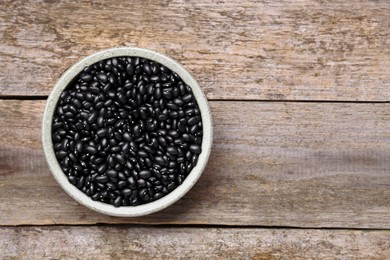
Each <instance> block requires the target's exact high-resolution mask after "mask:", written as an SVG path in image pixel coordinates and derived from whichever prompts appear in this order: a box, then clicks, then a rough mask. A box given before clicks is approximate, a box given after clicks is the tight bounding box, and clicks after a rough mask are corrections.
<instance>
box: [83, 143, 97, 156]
mask: <svg viewBox="0 0 390 260" xmlns="http://www.w3.org/2000/svg"><path fill="white" fill-rule="evenodd" d="M85 151H86V152H88V153H89V154H96V153H97V149H96V147H94V146H92V145H87V146H86V147H85Z"/></svg>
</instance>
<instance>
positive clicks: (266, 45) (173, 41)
mask: <svg viewBox="0 0 390 260" xmlns="http://www.w3.org/2000/svg"><path fill="white" fill-rule="evenodd" d="M389 34H390V1H388V0H379V1H361V0H351V1H315V0H300V1H282V0H281V1H269V0H263V1H257V0H248V1H247V0H245V1H239V2H236V1H217V2H215V1H207V0H201V1H199V0H193V1H176V0H174V1H168V0H166V1H144V0H137V1H119V0H112V1H101V2H99V3H95V2H94V3H91V1H71V0H60V1H32V0H29V1H21V0H18V1H14V0H12V1H11V0H6V1H2V3H1V7H0V39H1V40H0V64H1V66H0V95H2V96H7V95H47V94H48V93H49V92H50V90H51V89H52V87H53V85H54V83H55V81H56V80H57V79H58V77H59V76H60V75H61V73H62V72H63V71H64V70H65V69H66V68H67V67H69V66H70V65H71V64H73V63H74V62H75V61H77V60H79V59H81V58H82V57H84V56H86V55H88V54H91V53H93V52H95V51H97V50H100V49H102V48H107V47H114V46H123V45H127V46H139V47H145V48H150V49H153V50H157V51H160V52H162V53H165V54H168V55H170V56H172V57H173V58H175V59H177V60H179V61H180V62H182V63H183V64H184V65H185V67H186V68H188V69H189V71H191V72H192V73H193V74H194V75H195V77H196V78H197V79H198V80H199V82H200V84H201V86H202V87H203V89H204V90H205V92H206V94H207V96H208V98H211V99H246V100H247V99H256V100H257V99H262V100H269V99H271V100H362V101H383V100H387V101H388V100H390V42H389Z"/></svg>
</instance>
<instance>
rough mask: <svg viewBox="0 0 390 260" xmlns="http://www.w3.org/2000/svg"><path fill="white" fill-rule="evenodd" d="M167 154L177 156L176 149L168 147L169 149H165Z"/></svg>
mask: <svg viewBox="0 0 390 260" xmlns="http://www.w3.org/2000/svg"><path fill="white" fill-rule="evenodd" d="M167 152H168V153H170V154H172V155H176V154H178V151H177V148H176V147H174V146H169V147H167Z"/></svg>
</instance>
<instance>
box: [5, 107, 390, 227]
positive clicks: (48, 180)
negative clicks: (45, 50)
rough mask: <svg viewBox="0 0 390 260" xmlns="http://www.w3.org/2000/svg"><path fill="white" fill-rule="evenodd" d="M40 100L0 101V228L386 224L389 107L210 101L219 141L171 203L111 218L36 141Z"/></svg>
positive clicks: (389, 218) (389, 216) (389, 209)
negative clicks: (59, 175)
mask: <svg viewBox="0 0 390 260" xmlns="http://www.w3.org/2000/svg"><path fill="white" fill-rule="evenodd" d="M43 108H44V101H17V100H2V101H0V125H1V128H0V139H1V144H0V201H1V203H0V212H1V214H0V224H1V225H20V224H27V225H28V224H92V223H160V224H163V223H165V224H167V223H171V224H223V225H263V226H267V225H270V226H299V227H357V228H361V227H367V228H390V157H389V151H390V142H389V140H390V132H389V129H390V110H389V108H388V105H387V104H343V103H296V102H287V103H280V102H265V103H262V102H226V101H213V102H211V109H212V114H213V117H214V122H215V143H214V147H213V151H212V154H211V158H210V162H209V164H208V166H207V169H206V171H205V173H204V174H203V175H202V177H201V179H200V180H199V182H198V183H197V184H196V185H195V187H194V188H193V189H192V190H191V191H190V192H189V194H187V195H186V196H185V197H184V198H183V199H182V200H180V201H179V202H177V203H176V204H174V205H173V206H171V207H169V208H168V209H166V210H164V211H162V212H160V213H157V214H153V215H150V216H147V217H142V218H113V217H107V216H104V215H100V214H97V213H94V212H92V211H90V210H88V209H86V208H84V207H83V206H80V205H78V204H77V203H76V202H75V201H73V200H72V199H71V198H70V197H69V196H67V195H66V194H65V193H64V192H63V191H62V189H61V188H60V187H59V186H58V185H57V183H56V182H55V181H54V179H53V178H52V177H51V175H50V173H49V170H48V168H47V166H46V162H45V161H44V158H43V152H42V151H41V145H40V124H41V123H40V120H41V112H42V111H43Z"/></svg>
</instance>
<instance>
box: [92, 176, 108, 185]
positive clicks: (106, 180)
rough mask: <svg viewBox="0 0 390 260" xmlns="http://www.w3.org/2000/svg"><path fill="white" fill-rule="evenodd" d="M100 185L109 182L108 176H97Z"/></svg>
mask: <svg viewBox="0 0 390 260" xmlns="http://www.w3.org/2000/svg"><path fill="white" fill-rule="evenodd" d="M95 180H96V181H97V182H99V183H106V182H108V177H107V176H106V175H101V176H97V177H96V179H95Z"/></svg>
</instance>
